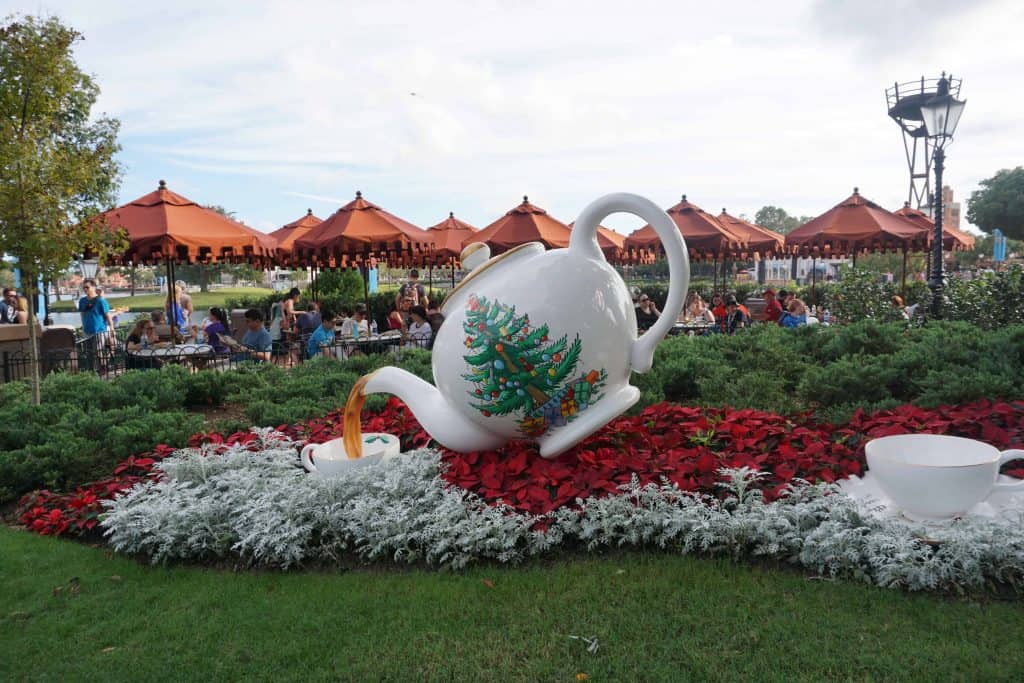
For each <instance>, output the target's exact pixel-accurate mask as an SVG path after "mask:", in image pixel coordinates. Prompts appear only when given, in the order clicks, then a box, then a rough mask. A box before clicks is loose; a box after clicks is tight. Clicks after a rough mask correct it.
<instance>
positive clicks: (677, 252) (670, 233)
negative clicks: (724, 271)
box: [569, 192, 690, 372]
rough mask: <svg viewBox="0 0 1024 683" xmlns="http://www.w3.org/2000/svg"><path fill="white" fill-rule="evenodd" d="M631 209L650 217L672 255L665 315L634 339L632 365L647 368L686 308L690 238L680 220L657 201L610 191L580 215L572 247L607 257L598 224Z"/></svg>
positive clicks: (589, 254)
mask: <svg viewBox="0 0 1024 683" xmlns="http://www.w3.org/2000/svg"><path fill="white" fill-rule="evenodd" d="M620 211H621V212H624V213H631V214H634V215H636V216H639V217H640V218H643V219H644V220H645V221H647V223H648V224H650V226H651V227H652V228H654V231H655V232H656V233H658V238H659V239H660V240H661V244H662V246H663V247H664V248H665V255H666V256H667V257H668V276H669V283H668V299H667V300H666V301H665V310H663V311H662V312H661V317H660V318H658V321H657V322H656V323H654V325H652V326H651V328H650V329H649V330H647V332H645V333H644V334H643V336H641V337H640V338H638V339H636V340H634V341H633V348H632V349H631V350H630V356H629V360H630V365H632V367H633V370H634V371H636V372H647V371H648V370H650V369H651V365H652V364H653V362H654V349H655V348H656V347H657V346H658V342H660V341H661V340H662V339H664V338H665V335H666V334H668V333H669V330H671V329H672V326H673V325H675V322H676V318H678V317H679V313H680V312H681V311H682V310H683V302H684V301H685V300H686V290H687V288H688V287H689V286H690V257H689V254H688V253H687V250H686V242H685V241H684V240H683V236H682V235H680V234H679V230H678V229H677V228H676V224H675V223H673V222H672V219H671V218H669V216H668V214H667V213H665V212H664V211H663V210H662V209H661V208H660V207H659V206H658V205H657V204H655V203H654V202H652V201H651V200H649V199H645V198H644V197H641V196H640V195H635V194H629V193H627V192H617V193H615V194H606V195H605V196H603V197H601V198H599V199H596V200H595V201H593V202H591V203H590V204H589V205H588V206H587V208H585V209H583V213H581V214H580V216H579V218H577V219H576V226H575V227H574V228H573V231H572V234H571V235H570V237H569V248H570V249H576V250H579V251H581V252H583V253H584V254H585V255H586V256H588V257H590V258H594V259H601V260H603V259H604V255H603V254H602V253H601V249H600V247H598V244H597V226H598V224H600V222H601V221H603V220H604V219H605V218H607V217H608V216H609V215H611V214H613V213H617V212H620Z"/></svg>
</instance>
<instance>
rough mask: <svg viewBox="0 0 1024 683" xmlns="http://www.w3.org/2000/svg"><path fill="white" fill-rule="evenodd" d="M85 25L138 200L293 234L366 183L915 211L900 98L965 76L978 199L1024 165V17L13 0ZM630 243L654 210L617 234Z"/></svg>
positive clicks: (442, 209)
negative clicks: (933, 82)
mask: <svg viewBox="0 0 1024 683" xmlns="http://www.w3.org/2000/svg"><path fill="white" fill-rule="evenodd" d="M0 8H2V9H3V10H4V11H3V12H2V14H8V13H12V12H32V13H41V12H42V13H54V14H57V15H59V16H60V17H62V18H63V19H64V20H65V21H67V22H68V23H70V24H71V25H73V26H74V27H76V28H77V29H78V30H80V31H81V32H82V33H83V34H84V36H85V40H84V42H82V43H81V44H80V45H79V47H78V50H77V55H78V59H79V62H80V64H81V65H82V66H83V67H84V68H85V69H86V70H88V71H90V72H92V73H94V74H95V75H96V76H97V78H98V81H99V83H100V85H101V87H102V90H103V94H102V97H101V99H100V102H99V109H100V110H102V111H106V112H108V113H110V114H112V115H114V116H116V117H118V118H119V119H120V120H121V122H122V134H121V143H122V145H123V147H124V151H123V153H122V159H123V161H124V164H125V166H126V169H127V172H126V174H125V177H124V183H123V186H122V190H121V199H122V201H130V200H132V199H134V198H136V197H138V196H139V195H142V194H144V193H146V192H149V191H151V190H153V189H155V188H156V185H157V181H158V179H160V178H165V179H166V180H167V181H168V184H169V186H170V187H171V189H173V190H175V191H177V192H179V193H181V194H184V195H186V196H188V197H190V198H192V199H194V200H195V201H197V202H200V203H203V204H221V205H223V206H225V207H227V208H228V209H229V210H232V211H235V212H236V213H237V216H238V217H239V218H240V219H241V220H243V221H245V222H246V223H248V224H250V225H253V226H255V227H257V228H260V229H262V230H267V231H269V230H272V229H274V228H276V227H279V226H280V225H282V224H284V223H286V222H288V221H291V220H294V219H296V218H298V217H299V216H301V215H302V214H303V213H305V210H306V208H307V207H310V208H312V209H313V211H314V213H316V214H317V215H319V216H321V217H326V216H328V215H329V214H330V213H332V212H333V211H334V210H336V209H337V208H338V207H339V206H340V205H342V204H343V203H345V202H347V201H349V200H350V199H351V198H352V197H353V195H354V193H355V191H356V190H362V191H363V193H364V195H365V196H366V197H367V198H368V199H370V200H371V201H373V202H375V203H377V204H380V205H381V206H383V207H384V208H386V209H388V210H390V211H392V212H393V213H396V214H398V215H400V216H402V217H403V218H406V219H407V220H410V221H412V222H413V223H415V224H417V225H421V226H429V225H433V224H435V223H437V222H439V221H440V220H441V219H442V218H444V217H445V216H447V214H448V211H454V212H455V214H456V216H459V217H460V218H462V219H464V220H467V221H469V222H470V223H473V224H474V225H477V226H480V227H482V226H484V225H486V224H488V223H490V222H491V221H493V220H495V219H496V218H497V217H499V216H500V215H501V214H502V213H503V212H504V211H506V210H508V209H509V208H511V207H512V206H514V205H515V204H517V203H518V202H519V200H520V198H521V197H522V195H524V194H528V195H529V196H530V199H531V201H533V202H534V203H535V204H538V205H540V206H542V207H544V208H546V209H547V210H548V212H549V213H551V214H552V215H553V216H555V217H557V218H559V219H561V220H563V221H565V222H569V221H571V220H573V219H574V218H575V216H576V214H577V213H579V211H580V210H581V209H582V208H583V206H585V205H586V203H587V202H589V201H590V200H592V199H594V198H596V197H597V196H599V195H601V194H604V193H606V192H613V191H631V192H637V193H639V194H643V195H646V196H648V197H650V198H652V199H654V200H655V201H656V202H658V203H659V204H662V205H663V206H666V207H667V206H669V205H671V204H673V203H675V202H676V201H678V198H679V195H680V194H683V193H686V194H687V195H688V197H689V199H690V200H691V201H694V202H696V203H697V204H699V205H701V206H703V207H704V208H705V209H707V210H708V211H711V212H713V213H717V212H718V211H719V210H720V209H721V208H722V207H726V208H728V210H729V211H730V212H731V213H735V214H739V213H746V214H748V215H751V216H752V215H753V214H754V212H756V211H757V209H758V208H760V207H761V206H763V205H765V204H774V205H777V206H781V207H783V208H785V209H786V210H787V211H789V212H790V213H794V214H818V213H820V212H822V211H824V210H826V209H828V208H829V207H831V206H832V205H834V204H835V203H837V202H838V201H840V200H841V199H843V198H845V197H846V196H847V195H849V194H850V192H851V190H852V188H853V187H854V186H855V185H856V186H859V187H860V189H861V193H862V194H864V195H866V196H867V197H869V198H871V199H873V200H875V201H877V202H879V203H882V204H883V205H886V206H889V207H891V208H896V207H898V206H900V205H902V202H903V201H904V200H905V199H906V195H907V184H908V171H907V167H906V162H905V159H904V156H903V154H904V153H903V147H902V143H901V137H900V133H899V129H898V128H897V126H896V124H895V123H894V122H893V121H892V120H890V119H889V118H888V117H887V116H886V106H885V98H884V90H885V88H886V87H887V86H889V85H891V84H892V83H893V82H894V81H896V80H899V81H901V82H902V81H909V80H913V79H915V78H919V77H920V76H921V75H922V74H924V75H927V76H929V77H935V76H937V75H938V73H939V72H940V71H942V70H944V69H945V70H951V71H953V72H954V74H956V75H957V76H961V75H962V76H963V78H964V79H965V80H964V88H963V91H962V96H963V97H965V98H966V99H967V100H968V105H967V108H966V112H965V114H964V117H963V119H962V120H961V124H960V128H959V130H958V131H957V140H956V142H955V143H954V144H953V145H952V146H951V147H950V148H949V149H948V155H947V174H946V178H947V182H948V183H949V184H951V185H952V186H953V188H954V190H955V191H956V193H957V195H958V198H965V197H966V196H967V195H969V194H970V192H971V191H972V190H973V189H976V188H977V183H978V181H979V180H981V179H983V178H986V177H989V176H991V175H992V174H993V173H994V172H995V171H997V170H999V169H1000V168H1006V167H1012V166H1017V165H1020V164H1022V163H1024V116H1022V113H1021V110H1022V107H1021V105H1022V104H1024V94H1022V93H1024V89H1022V88H1021V86H1022V78H1021V73H1024V48H1022V47H1021V45H1022V42H1021V41H1020V39H1019V31H1020V28H1021V27H1022V26H1024V3H1021V2H1019V0H1010V1H1005V2H1000V1H992V2H981V1H974V2H969V1H965V0H956V1H950V0H886V1H884V2H878V1H876V0H860V1H855V0H824V1H823V0H811V1H806V2H804V1H792V2H771V3H766V2H743V3H740V2H720V3H710V2H701V3H692V2H682V1H679V2H672V3H670V2H647V1H646V0H631V1H630V2H621V0H620V1H618V2H602V1H600V0H591V1H589V2H561V1H559V0H547V1H546V2H533V1H520V0H504V1H500V2H499V1H489V0H476V1H469V0H464V1H463V2H446V1H444V0H435V1H434V2H414V1H412V0H403V1H395V0H376V1H375V2H361V3H356V2H337V1H335V2H329V1H317V0H307V1H304V2H262V1H260V0H247V1H246V2H213V1H211V0H201V1H198V2H192V1H191V0H176V1H175V2H152V3H151V2H137V1H130V2H129V1H125V2H120V1H115V0H88V1H83V0H79V1H77V2H70V1H61V0H44V1H37V2H18V1H14V2H11V1H10V0H0ZM608 224H609V225H610V226H611V227H614V228H616V229H618V230H620V231H622V232H628V231H629V230H631V229H632V228H633V227H636V225H637V224H638V222H637V221H634V220H632V219H630V218H626V217H624V218H620V219H617V220H616V219H613V220H611V221H610V222H609V223H608Z"/></svg>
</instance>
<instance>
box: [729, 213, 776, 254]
mask: <svg viewBox="0 0 1024 683" xmlns="http://www.w3.org/2000/svg"><path fill="white" fill-rule="evenodd" d="M717 218H718V222H719V223H721V224H722V225H724V226H725V227H726V229H728V230H729V232H732V233H734V234H736V235H739V236H740V237H742V238H743V239H744V240H745V241H746V243H747V249H749V250H750V251H752V252H754V253H757V254H760V255H761V256H767V255H769V254H779V253H781V252H782V251H783V249H784V247H785V245H786V237H785V236H784V235H781V234H779V233H777V232H775V231H773V230H769V229H768V228H762V227H761V226H760V225H757V224H756V223H751V222H750V221H745V220H743V219H742V218H738V217H737V216H732V215H730V214H729V213H727V212H726V210H725V209H724V208H723V209H722V213H720V214H718V216H717Z"/></svg>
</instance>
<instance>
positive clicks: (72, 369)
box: [0, 336, 430, 382]
mask: <svg viewBox="0 0 1024 683" xmlns="http://www.w3.org/2000/svg"><path fill="white" fill-rule="evenodd" d="M308 342H309V338H308V336H307V337H305V338H302V337H299V338H295V339H292V340H286V341H283V342H280V343H275V345H274V347H273V348H272V349H271V353H270V360H269V361H266V360H262V359H259V358H257V357H255V356H254V355H253V354H252V353H250V352H248V351H245V350H241V351H233V350H230V349H228V350H224V349H221V350H216V349H214V348H213V347H212V346H209V345H206V344H178V345H175V346H173V347H167V348H153V349H145V350H142V351H128V350H127V349H126V347H125V346H124V345H123V344H121V343H117V344H112V345H97V344H96V340H95V338H93V337H87V338H84V339H79V340H77V341H76V342H75V346H74V348H68V349H58V350H46V351H41V352H40V354H39V373H40V376H46V375H48V374H50V373H53V372H67V373H90V374H94V375H98V376H99V377H102V378H104V379H111V378H113V377H117V376H118V375H122V374H124V373H125V372H128V371H130V370H143V371H145V370H159V369H161V368H163V367H167V366H175V365H176V366H180V367H184V368H186V369H188V370H189V371H191V372H198V371H200V370H216V371H226V370H233V369H237V368H238V367H241V366H244V365H251V364H253V363H264V362H269V363H274V364H275V365H279V366H282V367H293V366H296V365H299V364H301V363H304V362H306V361H307V360H308V359H309V355H308ZM412 348H423V349H428V350H429V348H430V343H429V341H428V340H413V339H404V340H403V339H402V338H401V337H391V338H379V337H378V338H370V339H363V340H359V341H357V340H344V339H337V340H335V341H334V342H333V343H331V344H327V345H321V346H319V347H318V349H317V350H316V351H317V353H316V354H315V355H316V356H325V357H329V358H335V359H337V360H339V361H342V362H343V361H345V360H346V359H348V358H351V357H353V356H355V355H368V354H381V353H390V354H394V355H395V356H396V357H400V356H401V354H402V353H403V352H404V351H405V350H408V349H412ZM31 376H32V355H31V353H30V352H29V351H27V350H16V351H2V352H0V382H13V381H17V380H23V379H29V378H30V377H31Z"/></svg>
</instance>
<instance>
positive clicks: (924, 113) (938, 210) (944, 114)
mask: <svg viewBox="0 0 1024 683" xmlns="http://www.w3.org/2000/svg"><path fill="white" fill-rule="evenodd" d="M966 104H967V102H966V101H964V102H961V101H960V100H958V99H956V98H955V97H953V96H952V95H950V94H949V79H947V78H946V73H945V72H943V73H942V78H940V79H939V83H938V86H937V87H936V89H935V97H933V98H931V99H929V100H928V101H927V102H925V103H924V104H922V105H921V118H922V119H923V120H924V128H925V132H926V133H927V134H928V137H929V138H931V139H932V145H933V147H934V150H935V153H934V157H933V158H934V160H935V200H934V201H933V202H932V206H933V207H934V217H935V237H934V238H933V240H934V241H933V242H932V264H931V265H932V271H931V273H929V275H928V288H929V289H931V290H932V317H933V318H941V317H942V291H943V289H944V287H945V283H944V276H943V273H942V171H943V168H944V166H945V162H946V151H945V147H946V144H947V143H949V142H950V141H951V140H952V139H953V133H954V131H956V124H957V123H959V121H960V115H961V114H962V113H963V111H964V105H966Z"/></svg>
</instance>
